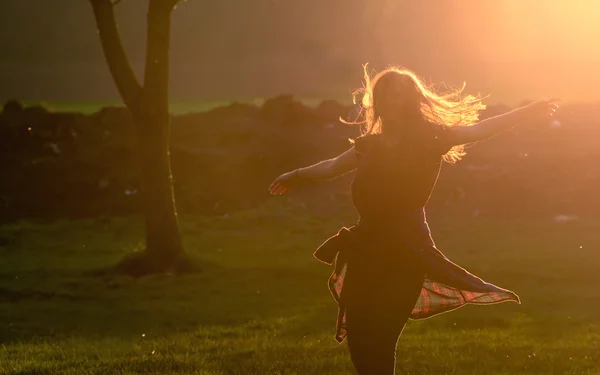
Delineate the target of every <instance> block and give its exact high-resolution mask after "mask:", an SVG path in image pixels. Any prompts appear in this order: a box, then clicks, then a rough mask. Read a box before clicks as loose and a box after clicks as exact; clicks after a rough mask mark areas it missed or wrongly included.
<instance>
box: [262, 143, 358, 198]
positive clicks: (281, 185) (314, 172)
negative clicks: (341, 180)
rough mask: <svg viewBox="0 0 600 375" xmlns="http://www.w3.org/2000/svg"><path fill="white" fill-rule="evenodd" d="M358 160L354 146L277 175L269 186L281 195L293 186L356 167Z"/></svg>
mask: <svg viewBox="0 0 600 375" xmlns="http://www.w3.org/2000/svg"><path fill="white" fill-rule="evenodd" d="M356 166H357V160H356V155H355V154H354V146H352V147H351V148H350V149H349V150H348V151H346V152H344V153H342V154H340V155H338V156H337V157H335V158H333V159H328V160H323V161H320V162H318V163H317V164H314V165H311V166H309V167H304V168H298V169H295V170H293V171H291V172H287V173H284V174H282V175H281V176H279V177H277V179H276V180H275V181H274V182H273V183H272V184H271V186H269V192H270V193H271V194H273V195H281V194H284V193H285V192H287V191H288V190H289V189H290V188H291V187H293V186H297V185H301V184H304V183H309V182H317V181H325V180H330V179H333V178H336V177H339V176H341V175H343V174H346V173H348V172H350V171H352V170H354V169H356Z"/></svg>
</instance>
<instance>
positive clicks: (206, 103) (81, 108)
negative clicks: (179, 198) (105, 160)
mask: <svg viewBox="0 0 600 375" xmlns="http://www.w3.org/2000/svg"><path fill="white" fill-rule="evenodd" d="M337 96H338V97H339V98H336V97H333V96H323V97H317V96H303V97H299V98H298V100H299V101H301V102H302V103H304V104H305V105H307V106H310V107H316V106H317V105H318V104H319V103H321V101H323V100H324V99H337V100H339V101H340V103H344V104H350V103H351V102H352V97H351V95H349V94H347V95H345V96H340V95H337ZM265 100H266V98H240V99H237V100H232V99H222V100H219V99H215V100H205V99H198V100H193V99H187V100H176V99H174V100H171V103H170V109H171V112H172V113H173V114H174V115H184V114H187V113H198V112H204V111H208V110H211V109H214V108H217V107H221V106H226V105H229V104H231V103H232V102H233V101H237V102H239V103H247V104H254V105H257V106H260V105H262V104H263V103H264V101H265ZM24 104H25V106H34V105H42V106H44V107H45V108H47V109H49V110H51V111H54V112H79V113H83V114H86V115H89V114H92V113H95V112H97V111H98V110H100V109H101V108H102V107H112V106H116V107H122V106H124V104H123V102H122V101H120V100H105V101H88V102H76V101H75V102H39V101H25V102H24Z"/></svg>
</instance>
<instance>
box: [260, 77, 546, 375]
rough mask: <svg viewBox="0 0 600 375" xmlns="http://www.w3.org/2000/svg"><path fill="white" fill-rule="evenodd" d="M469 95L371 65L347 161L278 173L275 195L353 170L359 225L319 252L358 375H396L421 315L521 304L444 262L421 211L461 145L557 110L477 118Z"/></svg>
mask: <svg viewBox="0 0 600 375" xmlns="http://www.w3.org/2000/svg"><path fill="white" fill-rule="evenodd" d="M463 89H464V87H463V88H462V89H460V90H454V91H451V92H449V93H445V94H438V93H436V92H435V91H434V90H433V89H432V88H430V87H428V86H426V85H425V84H424V83H423V81H422V80H421V79H420V78H419V77H418V76H417V75H416V74H414V73H413V72H411V71H410V70H408V69H404V68H389V69H387V70H385V71H383V72H381V73H379V74H377V75H376V76H375V77H374V78H373V79H370V77H369V74H368V72H367V69H366V66H365V87H364V89H361V90H359V91H357V92H355V94H354V95H355V98H356V95H357V94H362V95H363V100H362V104H363V105H362V107H363V108H362V109H363V112H362V113H363V115H364V122H363V123H362V124H363V125H364V126H363V129H362V136H360V137H358V138H357V139H355V140H354V142H353V146H352V147H351V148H350V149H349V150H348V151H346V152H344V153H342V154H341V155H339V156H337V157H335V158H333V159H330V160H324V161H321V162H319V163H317V164H315V165H312V166H309V167H305V168H299V169H296V170H294V171H292V172H288V173H285V174H283V175H281V176H279V177H278V178H277V179H276V180H275V181H274V182H273V183H272V184H271V186H270V187H269V191H270V192H271V194H274V195H281V194H284V193H285V192H286V191H288V189H290V188H292V187H294V186H299V185H301V184H304V183H306V182H313V181H323V180H329V179H332V178H335V177H337V176H341V175H343V174H345V173H347V172H349V171H352V170H355V169H356V176H355V178H354V181H353V182H352V200H353V203H354V206H355V207H356V209H357V211H358V213H359V215H360V219H359V221H358V223H357V224H356V225H355V226H353V227H351V228H342V229H341V230H340V231H339V233H338V234H336V235H334V236H333V237H331V238H330V239H328V240H327V241H325V243H324V244H323V245H321V246H320V247H319V249H317V251H316V252H315V257H317V259H319V260H321V261H323V262H325V263H327V264H333V262H334V260H335V270H334V272H333V274H332V275H331V277H330V279H329V288H330V290H331V293H332V294H333V296H334V298H335V299H336V301H337V302H338V305H339V315H338V321H337V335H336V339H337V340H338V342H340V343H341V342H343V340H344V339H345V337H346V336H347V338H348V348H349V350H350V356H351V358H352V362H353V364H354V366H355V368H356V370H357V372H358V373H359V374H360V375H364V374H376V375H383V374H394V371H395V359H396V343H397V341H398V338H399V337H400V334H401V333H402V330H403V328H404V325H405V324H406V322H407V320H408V319H409V318H410V319H424V318H428V317H431V316H433V315H437V314H440V313H443V312H446V311H450V310H454V309H456V308H459V307H461V306H463V305H465V304H467V303H472V304H492V303H499V302H505V301H513V302H517V303H520V301H519V297H518V296H517V295H516V294H515V293H513V292H511V291H509V290H506V289H502V288H499V287H497V286H495V285H492V284H489V283H486V282H484V281H483V280H481V279H480V278H478V277H476V276H474V275H473V274H471V273H469V272H467V271H466V270H464V269H463V268H461V267H459V266H458V265H456V264H454V263H452V262H451V261H450V260H448V259H447V258H446V257H445V256H444V255H443V254H442V253H441V252H440V251H439V250H438V249H437V248H436V247H435V244H434V242H433V240H432V238H431V236H430V231H429V227H428V225H427V221H426V219H425V210H424V207H425V205H426V204H427V201H428V199H429V196H430V194H431V191H432V189H433V187H434V185H435V183H436V180H437V177H438V174H439V171H440V167H441V164H442V162H443V161H446V162H448V163H455V162H457V161H459V160H460V159H461V158H462V157H463V156H464V155H465V152H464V147H463V145H464V144H468V143H473V142H477V141H482V140H485V139H487V138H489V137H491V136H493V135H496V134H498V133H500V132H502V131H505V130H507V129H509V128H511V127H513V126H515V125H518V124H522V123H528V122H536V121H539V120H543V119H545V118H547V117H549V116H552V115H553V114H554V112H555V111H556V110H557V109H558V106H557V105H556V104H554V102H555V101H556V100H555V99H550V100H541V101H536V102H534V103H532V104H529V105H527V106H524V107H521V108H518V109H516V110H513V111H511V112H508V113H506V114H503V115H500V116H496V117H492V118H488V119H486V120H483V121H478V115H479V112H480V111H481V110H483V109H485V105H483V104H482V102H481V98H479V97H475V96H471V95H463Z"/></svg>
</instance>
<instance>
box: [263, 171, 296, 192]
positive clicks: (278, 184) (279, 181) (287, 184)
mask: <svg viewBox="0 0 600 375" xmlns="http://www.w3.org/2000/svg"><path fill="white" fill-rule="evenodd" d="M299 180H300V179H299V178H298V170H297V169H295V170H293V171H291V172H287V173H284V174H282V175H281V176H279V177H277V178H276V179H275V181H273V183H272V184H271V186H269V193H271V194H272V195H282V194H285V193H286V192H287V191H288V190H289V189H290V188H291V187H292V186H294V185H296V184H297V183H298V181H299Z"/></svg>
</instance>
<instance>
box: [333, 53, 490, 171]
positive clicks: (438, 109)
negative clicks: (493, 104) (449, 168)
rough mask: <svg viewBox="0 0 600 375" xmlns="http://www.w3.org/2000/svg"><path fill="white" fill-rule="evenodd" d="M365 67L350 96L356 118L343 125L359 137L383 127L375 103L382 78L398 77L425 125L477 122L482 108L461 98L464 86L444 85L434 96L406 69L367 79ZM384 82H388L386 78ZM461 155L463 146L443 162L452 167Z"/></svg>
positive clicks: (479, 100) (470, 97)
mask: <svg viewBox="0 0 600 375" xmlns="http://www.w3.org/2000/svg"><path fill="white" fill-rule="evenodd" d="M367 66H368V64H365V65H364V66H363V70H364V87H363V88H360V89H358V90H355V91H354V92H353V94H352V96H353V102H354V104H357V99H358V98H359V96H361V95H362V100H361V105H360V113H359V116H358V118H357V120H355V121H352V122H346V121H344V122H345V123H347V124H358V125H361V134H363V135H365V134H379V133H381V132H382V129H383V124H382V120H381V117H380V115H379V113H378V108H377V101H376V98H377V97H378V92H380V91H381V90H380V89H378V86H377V84H378V83H380V81H381V83H380V86H385V85H386V83H384V82H385V81H386V77H393V76H395V77H398V76H399V77H400V78H401V79H402V82H403V84H405V85H406V86H407V87H410V88H411V90H410V91H409V93H414V94H416V96H417V98H416V99H417V100H418V102H419V108H418V109H416V110H418V111H419V112H420V115H421V116H422V117H423V120H424V121H425V122H426V123H430V124H433V125H434V126H444V127H452V126H470V125H473V124H475V123H476V122H477V121H478V120H479V112H481V111H482V110H484V109H485V108H486V106H485V104H483V103H482V98H481V97H479V96H474V95H465V94H463V91H464V88H465V83H463V85H462V87H461V88H459V89H456V88H452V87H450V86H447V85H444V86H445V88H446V90H445V92H441V93H438V92H436V89H435V88H434V86H433V85H427V84H426V83H425V82H424V80H423V79H421V78H420V77H419V76H418V75H417V74H415V73H414V72H412V71H411V70H409V69H407V68H404V67H398V66H393V67H389V68H387V69H385V70H383V71H381V72H379V73H377V74H376V75H375V76H374V77H373V78H371V76H370V75H369V72H368V71H367ZM387 81H388V82H389V78H388V79H387ZM413 89H414V91H413ZM379 95H381V94H379ZM361 119H362V120H361ZM465 155H466V152H465V150H464V145H458V146H454V147H453V148H452V149H451V150H450V151H448V153H446V154H445V155H444V157H443V159H444V161H446V162H448V163H450V164H454V163H456V162H457V161H459V160H461V159H462V157H463V156H465Z"/></svg>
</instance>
